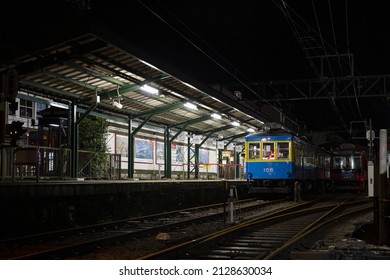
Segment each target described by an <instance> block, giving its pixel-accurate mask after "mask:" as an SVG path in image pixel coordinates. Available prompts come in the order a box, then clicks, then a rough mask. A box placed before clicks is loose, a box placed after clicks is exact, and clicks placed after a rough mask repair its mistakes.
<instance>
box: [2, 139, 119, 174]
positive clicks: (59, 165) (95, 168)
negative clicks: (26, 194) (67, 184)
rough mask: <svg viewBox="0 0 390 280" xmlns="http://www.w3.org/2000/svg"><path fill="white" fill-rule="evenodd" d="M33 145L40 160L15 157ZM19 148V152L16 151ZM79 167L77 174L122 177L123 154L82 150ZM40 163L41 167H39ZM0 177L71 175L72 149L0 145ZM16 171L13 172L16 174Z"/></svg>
mask: <svg viewBox="0 0 390 280" xmlns="http://www.w3.org/2000/svg"><path fill="white" fill-rule="evenodd" d="M31 148H37V149H38V150H39V157H38V160H39V162H38V164H37V165H32V164H31V163H30V162H28V163H27V162H26V163H27V164H23V161H22V162H20V160H18V161H15V159H16V158H17V157H22V158H23V157H24V156H25V155H23V149H25V151H26V152H28V151H29V149H30V150H31ZM15 152H16V153H15ZM78 156H79V170H78V176H77V177H83V178H85V179H109V180H117V179H121V156H120V155H117V154H109V153H95V152H89V151H79V153H78ZM37 166H38V170H37ZM0 174H1V179H0V180H1V181H5V180H9V179H12V178H13V177H14V178H15V179H16V180H17V179H29V178H35V177H37V175H39V178H40V179H59V180H61V179H66V178H71V150H70V149H65V148H50V147H35V146H34V147H32V146H29V147H1V148H0ZM13 175H14V176H13Z"/></svg>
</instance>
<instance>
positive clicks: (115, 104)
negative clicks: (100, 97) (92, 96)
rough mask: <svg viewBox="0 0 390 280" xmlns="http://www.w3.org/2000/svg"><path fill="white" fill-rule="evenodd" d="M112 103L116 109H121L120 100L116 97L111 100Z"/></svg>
mask: <svg viewBox="0 0 390 280" xmlns="http://www.w3.org/2000/svg"><path fill="white" fill-rule="evenodd" d="M112 105H113V106H114V107H117V108H118V109H122V108H123V105H122V104H121V101H120V100H119V99H118V100H115V99H114V100H113V101H112Z"/></svg>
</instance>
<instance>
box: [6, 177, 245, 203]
mask: <svg viewBox="0 0 390 280" xmlns="http://www.w3.org/2000/svg"><path fill="white" fill-rule="evenodd" d="M230 185H235V186H236V187H240V188H241V187H244V186H246V180H233V179H229V180H227V179H220V180H176V179H172V180H170V179H165V180H77V179H74V180H58V181H56V180H50V181H45V180H41V181H39V182H36V181H32V180H30V181H29V180H26V181H24V180H18V181H15V182H0V201H4V200H10V199H11V200H15V199H16V200H24V199H42V198H50V197H51V198H54V197H57V198H59V197H71V196H96V195H109V194H115V195H116V194H124V195H129V194H131V193H137V192H156V191H159V192H161V191H167V190H172V189H177V188H180V189H182V190H191V189H202V188H223V187H228V186H230Z"/></svg>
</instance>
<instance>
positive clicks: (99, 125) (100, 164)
mask: <svg viewBox="0 0 390 280" xmlns="http://www.w3.org/2000/svg"><path fill="white" fill-rule="evenodd" d="M107 131H108V123H107V121H106V120H104V119H90V118H86V119H84V120H83V121H82V122H81V123H80V126H79V140H80V142H79V143H80V150H84V151H88V153H86V154H80V156H84V157H83V159H84V160H81V161H82V162H83V167H82V168H83V169H82V173H83V174H85V176H88V177H90V178H95V179H101V178H104V177H106V173H107V169H108V165H109V156H108V154H107V152H108V149H107V144H106V133H107Z"/></svg>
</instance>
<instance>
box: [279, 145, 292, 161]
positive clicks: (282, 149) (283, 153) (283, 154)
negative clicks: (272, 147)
mask: <svg viewBox="0 0 390 280" xmlns="http://www.w3.org/2000/svg"><path fill="white" fill-rule="evenodd" d="M277 151H278V155H277V159H288V158H290V149H289V143H288V142H279V143H277Z"/></svg>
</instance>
